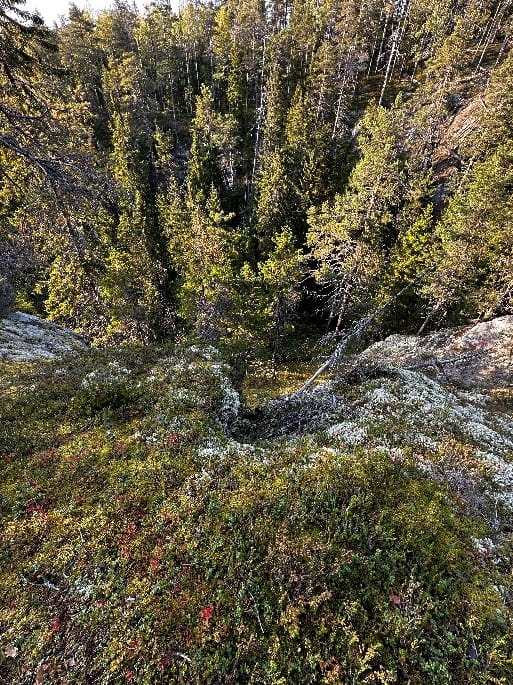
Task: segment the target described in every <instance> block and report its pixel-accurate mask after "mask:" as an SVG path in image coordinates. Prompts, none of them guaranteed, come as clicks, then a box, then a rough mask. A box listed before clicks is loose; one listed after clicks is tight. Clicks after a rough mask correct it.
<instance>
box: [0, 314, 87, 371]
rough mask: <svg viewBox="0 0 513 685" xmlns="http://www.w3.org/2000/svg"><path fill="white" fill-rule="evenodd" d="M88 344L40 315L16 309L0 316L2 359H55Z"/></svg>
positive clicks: (83, 347)
mask: <svg viewBox="0 0 513 685" xmlns="http://www.w3.org/2000/svg"><path fill="white" fill-rule="evenodd" d="M86 347H87V345H86V343H85V342H84V340H82V338H80V336H78V335H76V334H75V333H73V332H72V331H69V330H66V329H64V328H60V327H59V326H57V325H56V324H54V323H52V322H51V321H46V320H44V319H41V318H39V317H38V316H32V314H25V313H23V312H12V313H11V314H8V315H7V316H5V317H3V318H0V361H14V362H24V361H33V360H34V359H38V358H45V359H53V358H54V357H57V356H59V355H62V354H65V353H67V352H72V351H75V350H77V351H78V350H80V349H85V348H86Z"/></svg>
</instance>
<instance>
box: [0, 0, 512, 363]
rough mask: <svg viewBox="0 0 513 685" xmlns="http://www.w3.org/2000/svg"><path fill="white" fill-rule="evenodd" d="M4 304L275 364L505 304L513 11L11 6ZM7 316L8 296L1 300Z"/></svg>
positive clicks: (2, 165) (287, 5)
mask: <svg viewBox="0 0 513 685" xmlns="http://www.w3.org/2000/svg"><path fill="white" fill-rule="evenodd" d="M0 35H1V43H0V87H1V92H2V99H1V102H0V173H1V177H0V178H1V180H0V269H1V275H0V290H1V293H0V295H1V297H3V302H4V307H5V306H7V303H10V300H11V299H12V298H13V297H14V291H15V290H16V292H17V306H18V307H21V308H25V309H26V310H28V311H33V312H35V313H40V314H43V315H45V316H48V317H50V318H52V319H54V320H57V321H59V322H61V323H64V324H66V325H68V326H71V327H73V328H75V329H78V330H79V331H81V332H83V333H84V334H86V335H87V336H89V337H90V338H91V339H92V340H95V341H96V342H103V343H105V342H116V341H121V340H134V339H135V340H141V341H147V340H151V339H162V338H170V337H173V336H175V335H176V333H177V331H179V330H183V329H184V328H185V329H186V330H189V331H193V332H195V333H196V334H198V335H200V336H202V337H203V338H205V339H207V340H209V341H214V342H216V343H219V344H229V345H235V346H238V347H241V346H242V347H244V346H246V347H248V346H249V347H250V348H251V349H252V350H256V349H262V350H271V351H272V352H273V354H274V355H276V356H279V354H280V349H281V347H282V344H283V342H284V340H285V339H286V337H287V335H289V334H290V333H291V332H292V331H293V330H294V327H296V328H297V326H298V322H301V324H302V325H303V324H305V325H310V326H315V327H317V328H318V329H322V330H324V331H326V330H327V331H329V332H331V333H333V334H335V335H336V334H338V333H339V332H340V331H342V330H343V329H344V327H347V326H348V324H349V323H350V322H351V321H352V320H354V318H356V317H359V316H361V315H362V313H364V312H366V311H368V310H369V309H372V308H373V307H375V306H378V305H380V304H382V303H383V302H385V301H387V299H388V298H390V297H391V296H393V295H394V294H395V293H397V292H399V291H401V290H402V289H403V288H404V286H405V285H407V284H408V283H411V287H410V288H409V289H408V290H406V291H405V292H404V294H403V295H402V296H401V298H400V299H399V300H398V301H397V302H395V303H394V305H393V306H392V307H391V308H390V309H389V310H388V311H387V313H386V314H385V315H383V316H382V317H381V318H380V321H379V325H380V327H381V330H382V331H391V330H398V329H403V330H410V331H415V330H419V329H420V330H428V329H430V328H434V327H435V328H436V327H438V326H440V325H443V324H447V323H460V322H466V321H468V320H471V319H475V318H479V317H489V316H492V315H498V314H504V313H508V312H511V311H512V310H513V231H512V229H511V227H512V223H513V202H512V193H513V128H512V123H511V122H512V121H513V51H512V44H513V2H511V0H394V1H391V0H365V1H364V2H354V1H353V0H285V1H283V0H270V1H267V2H263V1H261V0H237V1H235V0H226V1H223V2H201V1H195V2H189V3H184V5H183V6H182V8H181V10H180V12H179V13H178V14H177V13H175V12H174V11H173V10H172V9H171V7H170V5H169V3H168V2H165V1H159V0H157V1H156V2H153V3H152V4H151V5H149V7H148V8H147V10H146V12H145V13H144V15H139V14H137V13H136V11H135V10H134V7H133V6H132V5H131V4H130V3H127V2H123V1H121V0H117V1H116V2H115V3H114V5H113V6H112V9H110V10H107V11H105V12H103V13H101V14H99V15H98V16H91V15H90V14H89V13H88V12H87V11H84V10H80V9H78V8H77V7H76V6H74V5H71V6H70V9H69V15H68V18H67V19H66V20H64V21H63V22H62V23H61V25H60V26H58V27H56V28H54V29H51V30H50V29H48V28H46V27H45V26H44V25H43V23H42V21H41V20H40V19H39V18H38V17H37V16H32V15H30V14H29V13H27V12H24V11H23V7H22V4H21V3H19V2H14V1H13V0H0ZM0 305H1V303H0Z"/></svg>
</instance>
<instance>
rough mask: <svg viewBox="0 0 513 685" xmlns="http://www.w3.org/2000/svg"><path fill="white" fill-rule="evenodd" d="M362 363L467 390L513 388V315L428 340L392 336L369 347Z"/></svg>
mask: <svg viewBox="0 0 513 685" xmlns="http://www.w3.org/2000/svg"><path fill="white" fill-rule="evenodd" d="M358 361H359V362H361V363H362V364H364V365H371V366H372V365H375V366H382V367H384V368H396V369H397V368H403V369H404V368H411V369H420V370H422V371H423V372H424V373H426V374H428V375H430V376H434V377H436V378H438V379H439V380H440V381H442V382H444V383H449V384H454V385H458V386H461V387H466V388H499V387H513V316H502V317H499V318H496V319H492V320H491V321H483V322H481V323H477V324H475V325H473V326H469V327H466V328H463V329H460V330H444V331H439V332H437V333H432V334H430V335H427V336H424V337H418V336H407V335H392V336H390V337H388V338H386V340H383V341H382V342H378V343H375V344H374V345H372V346H371V347H369V348H368V349H366V350H365V351H364V352H363V353H362V354H360V355H359V356H358Z"/></svg>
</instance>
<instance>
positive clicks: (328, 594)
mask: <svg viewBox="0 0 513 685" xmlns="http://www.w3.org/2000/svg"><path fill="white" fill-rule="evenodd" d="M114 363H115V365H114V367H112V364H114ZM109 365H110V366H109ZM113 368H114V369H117V371H116V373H111V372H112V371H113ZM119 369H125V370H126V373H125V372H120V371H119ZM3 371H4V373H3V375H2V380H1V381H0V383H1V386H2V391H3V392H2V395H1V400H0V411H1V413H2V417H7V418H8V422H5V421H4V422H3V423H2V427H1V429H0V453H1V455H2V460H3V464H2V481H1V485H0V512H1V516H2V528H1V532H0V538H1V540H0V541H1V545H0V569H1V570H0V598H1V599H0V602H1V619H0V620H1V627H2V634H1V638H0V639H1V649H0V676H1V678H2V679H3V680H4V681H5V682H9V683H23V682H27V678H28V679H29V680H31V681H34V680H35V679H36V677H37V674H38V672H39V674H43V675H42V676H41V677H44V682H48V683H63V682H67V683H86V682H91V683H128V682H136V683H148V684H150V683H159V682H162V683H169V682H172V683H175V682H176V683H180V682H184V683H185V682H187V683H202V684H203V683H255V682H261V683H270V684H271V683H272V684H277V683H337V682H340V683H345V682H355V683H398V682H410V683H426V684H427V683H450V682H453V683H501V682H503V683H507V682H509V681H510V680H511V678H512V675H513V672H512V661H511V659H512V641H511V628H512V626H511V612H510V608H509V605H508V602H507V598H508V597H509V593H510V579H509V575H508V574H509V566H508V564H509V556H508V554H509V552H508V551H507V549H506V548H504V549H503V550H501V553H500V563H496V560H495V559H491V558H488V557H487V556H486V554H484V555H483V554H482V553H481V552H480V551H479V550H478V549H476V545H475V538H484V537H486V536H488V535H490V530H489V528H488V526H487V524H486V522H485V521H484V520H483V519H482V517H476V518H474V517H473V516H471V515H469V514H468V513H466V510H465V509H464V508H462V506H461V503H459V502H458V501H456V500H455V498H454V494H453V491H452V490H451V488H450V487H449V486H447V485H443V484H437V483H436V482H433V481H432V480H431V479H429V478H427V477H426V476H425V475H424V474H423V472H421V471H419V470H418V468H417V460H416V456H417V455H416V453H415V450H414V449H410V450H405V454H408V452H409V455H410V456H404V455H403V458H401V459H400V460H398V459H393V458H391V456H390V455H389V454H387V453H385V452H383V451H379V450H378V451H373V450H367V449H365V448H364V447H363V446H353V447H351V446H343V445H341V444H340V442H339V441H337V439H336V437H331V436H329V435H327V434H326V433H319V434H317V435H315V434H312V435H305V436H303V437H301V438H297V437H296V438H294V439H292V438H290V437H289V438H282V439H280V440H279V441H278V440H275V441H268V442H267V443H262V444H259V445H250V444H245V443H242V442H236V441H234V440H233V439H232V438H230V437H229V436H228V435H226V427H225V425H224V424H223V402H224V401H225V399H226V397H227V396H228V395H229V394H230V393H229V392H228V391H230V392H233V388H231V386H230V383H229V379H228V376H227V367H226V366H225V365H224V364H223V361H222V359H220V358H219V356H218V355H217V354H216V353H215V351H212V350H201V349H199V348H196V349H195V350H190V349H183V348H182V349H180V348H177V349H168V350H165V351H159V350H156V349H152V348H144V349H140V348H136V349H126V350H112V351H109V352H89V353H86V354H84V355H81V356H78V357H75V358H70V359H67V360H60V361H54V362H46V363H44V362H41V363H39V364H34V365H24V366H4V368H3ZM91 374H94V375H93V376H91ZM84 379H89V380H88V381H87V382H86V383H85V384H84ZM92 380H94V383H92ZM120 387H121V388H123V392H122V393H120ZM113 388H114V390H112V389H113ZM99 392H100V395H98V393H99ZM102 393H103V394H102ZM227 393H228V394H227ZM99 396H100V398H102V401H101V402H100V403H99V402H98V397H99ZM105 397H110V399H109V401H108V402H105V401H104V400H103V398H105ZM113 397H114V398H115V401H114V400H113V399H112V398H113ZM77 398H79V400H80V401H78V400H77ZM12 654H15V656H12ZM10 655H11V656H10Z"/></svg>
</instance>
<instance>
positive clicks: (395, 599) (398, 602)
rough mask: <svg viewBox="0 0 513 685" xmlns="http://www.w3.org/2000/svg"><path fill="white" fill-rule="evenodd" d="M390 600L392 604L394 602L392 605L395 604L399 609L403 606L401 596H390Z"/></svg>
mask: <svg viewBox="0 0 513 685" xmlns="http://www.w3.org/2000/svg"><path fill="white" fill-rule="evenodd" d="M388 599H389V601H390V602H392V604H395V605H396V606H398V607H400V606H401V598H400V597H399V595H394V594H391V595H388Z"/></svg>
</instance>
